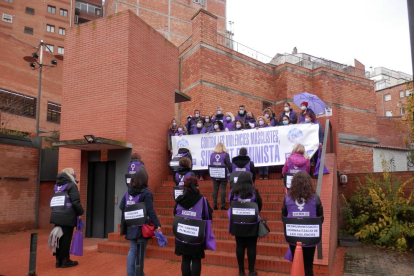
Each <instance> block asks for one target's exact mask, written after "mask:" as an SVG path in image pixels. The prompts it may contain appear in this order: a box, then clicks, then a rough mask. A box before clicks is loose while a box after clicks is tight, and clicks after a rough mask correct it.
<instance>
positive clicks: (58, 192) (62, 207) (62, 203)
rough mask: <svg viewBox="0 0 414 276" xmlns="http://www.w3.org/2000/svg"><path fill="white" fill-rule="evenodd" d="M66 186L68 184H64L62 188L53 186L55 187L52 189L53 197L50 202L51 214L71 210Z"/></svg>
mask: <svg viewBox="0 0 414 276" xmlns="http://www.w3.org/2000/svg"><path fill="white" fill-rule="evenodd" d="M68 185H69V183H66V184H64V185H62V186H58V185H57V184H55V187H54V188H53V191H54V192H55V195H54V196H53V197H52V199H51V200H50V207H51V208H52V212H62V211H66V210H67V209H69V208H72V202H71V201H70V197H69V195H68V192H67V191H65V189H66V187H67V186H68Z"/></svg>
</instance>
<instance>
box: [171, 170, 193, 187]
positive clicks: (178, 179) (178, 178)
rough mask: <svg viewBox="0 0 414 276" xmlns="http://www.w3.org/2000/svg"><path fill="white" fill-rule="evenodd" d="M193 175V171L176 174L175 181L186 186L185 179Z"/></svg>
mask: <svg viewBox="0 0 414 276" xmlns="http://www.w3.org/2000/svg"><path fill="white" fill-rule="evenodd" d="M190 176H191V172H188V173H186V174H183V175H181V174H178V173H177V174H175V181H176V183H178V185H177V186H184V180H185V179H186V178H187V177H190Z"/></svg>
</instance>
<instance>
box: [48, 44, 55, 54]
mask: <svg viewBox="0 0 414 276" xmlns="http://www.w3.org/2000/svg"><path fill="white" fill-rule="evenodd" d="M54 50H55V46H53V45H50V44H46V52H51V53H53V51H54Z"/></svg>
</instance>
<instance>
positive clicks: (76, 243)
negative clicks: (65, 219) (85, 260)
mask: <svg viewBox="0 0 414 276" xmlns="http://www.w3.org/2000/svg"><path fill="white" fill-rule="evenodd" d="M83 226H84V224H83V221H82V219H77V223H76V231H75V235H74V236H73V240H72V246H71V247H70V254H73V255H75V256H83V235H82V228H83Z"/></svg>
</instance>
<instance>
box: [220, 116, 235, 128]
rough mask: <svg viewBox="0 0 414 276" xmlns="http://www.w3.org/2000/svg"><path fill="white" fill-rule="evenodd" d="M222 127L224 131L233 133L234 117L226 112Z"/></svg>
mask: <svg viewBox="0 0 414 276" xmlns="http://www.w3.org/2000/svg"><path fill="white" fill-rule="evenodd" d="M223 127H224V130H225V131H233V128H234V116H233V113H231V112H226V117H225V120H224V122H223Z"/></svg>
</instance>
